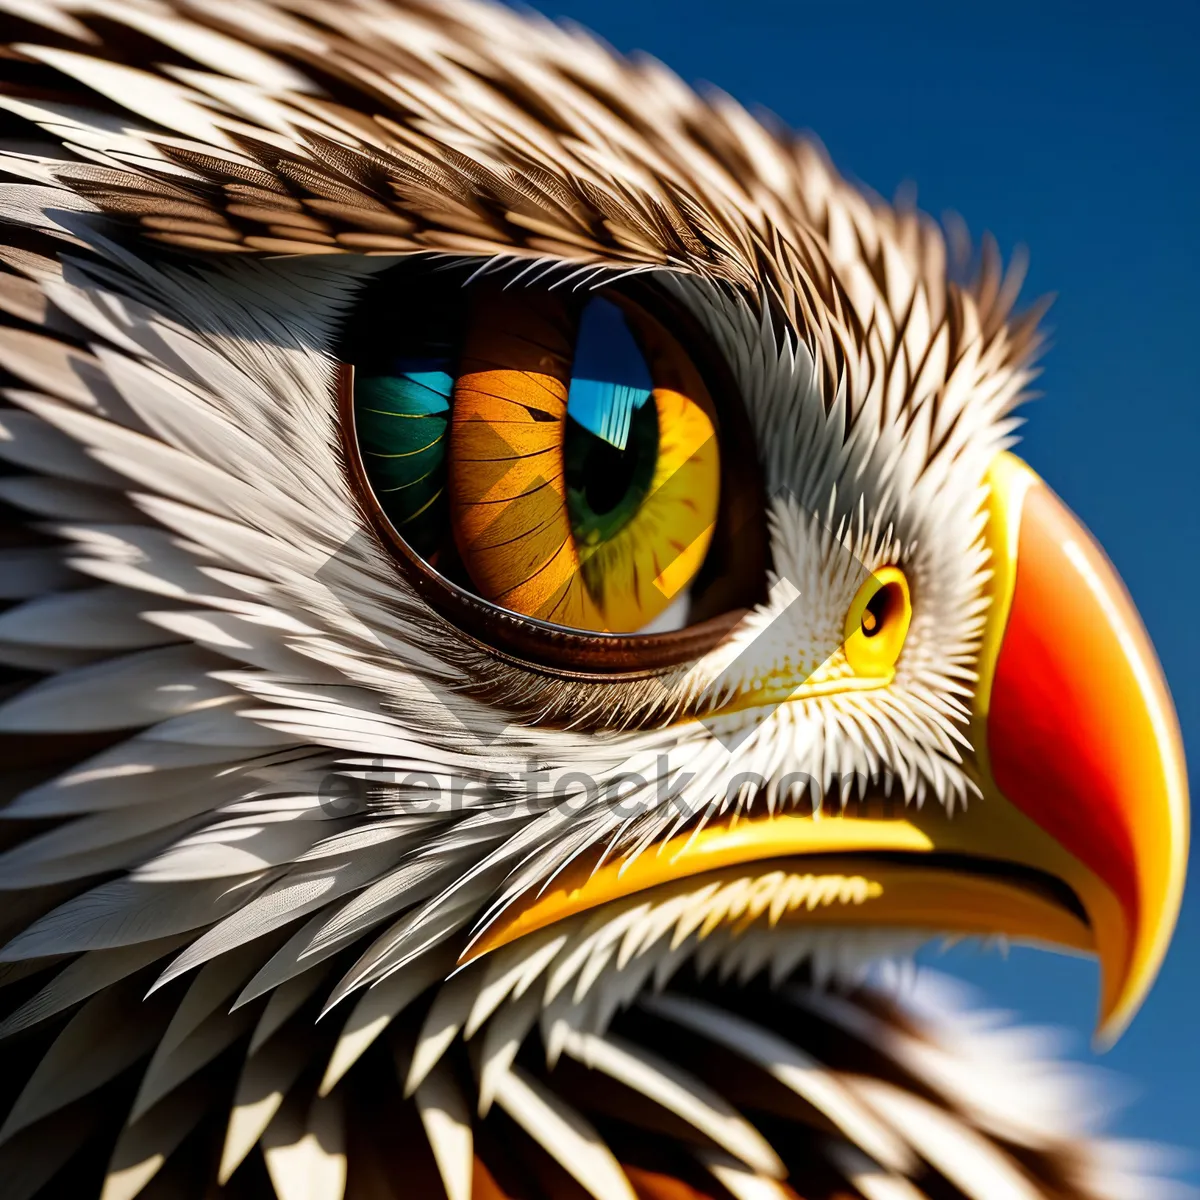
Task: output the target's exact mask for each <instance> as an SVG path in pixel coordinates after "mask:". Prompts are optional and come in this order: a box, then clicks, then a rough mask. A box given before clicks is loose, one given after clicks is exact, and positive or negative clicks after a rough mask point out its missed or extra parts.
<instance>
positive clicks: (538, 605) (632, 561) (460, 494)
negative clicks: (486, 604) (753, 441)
mask: <svg viewBox="0 0 1200 1200" xmlns="http://www.w3.org/2000/svg"><path fill="white" fill-rule="evenodd" d="M622 308H623V310H624V312H625V317H626V319H627V321H628V323H629V326H630V327H631V328H632V329H633V330H634V332H635V333H636V335H637V338H638V341H639V342H640V346H641V350H642V352H643V354H644V356H645V360H646V364H647V366H648V368H649V375H650V378H651V379H652V381H653V387H652V388H651V389H649V398H648V399H647V400H646V401H645V403H644V404H642V405H641V407H640V408H638V409H637V410H636V411H634V413H633V414H632V417H630V416H629V414H628V413H627V414H626V417H627V424H628V425H629V427H630V429H629V433H628V437H627V441H626V444H624V445H623V446H620V447H619V448H617V449H614V448H613V447H612V446H609V445H607V444H605V443H603V441H602V440H601V439H594V438H593V435H592V434H590V433H589V432H588V431H587V430H585V429H582V428H581V427H579V425H578V422H572V420H571V418H570V417H569V415H568V394H569V392H570V387H571V371H572V361H573V348H574V338H575V333H576V322H577V320H578V316H577V313H572V312H571V311H570V310H568V309H567V307H566V306H565V305H564V304H563V302H562V300H561V299H560V298H559V297H558V296H557V295H556V294H553V293H549V294H546V293H543V294H534V295H531V296H528V297H523V298H522V299H521V301H520V302H519V303H518V302H516V298H515V297H514V295H513V293H511V292H509V293H506V294H499V293H495V292H483V293H482V294H481V295H480V297H479V298H478V300H477V301H476V303H475V305H474V307H473V311H472V313H471V318H470V320H469V321H468V329H467V333H466V338H465V341H464V345H463V351H462V356H461V360H460V368H459V372H458V378H457V382H456V384H455V387H454V397H453V405H452V409H451V419H450V435H449V455H448V460H449V476H448V478H449V487H448V495H449V500H450V519H451V525H452V530H453V534H454V542H455V545H456V547H457V550H458V554H459V557H460V558H461V560H462V562H463V565H464V567H465V569H466V571H467V573H468V574H469V575H470V577H471V579H472V581H473V583H474V584H475V586H476V587H477V588H478V590H479V592H480V594H481V595H482V596H483V597H484V598H485V599H487V600H490V601H492V602H493V603H495V604H498V605H501V606H503V607H504V608H508V609H510V610H512V611H514V612H518V613H522V614H524V615H526V616H530V617H536V618H539V619H541V620H544V621H549V622H552V623H554V624H557V625H563V626H568V627H571V628H575V629H585V630H590V631H595V632H611V633H632V632H636V631H637V630H639V629H642V628H644V627H645V626H646V625H648V624H649V623H650V622H651V621H653V620H654V619H655V618H656V617H658V616H660V615H661V614H662V613H663V612H664V610H666V609H667V608H668V607H669V606H670V605H671V603H672V602H673V601H674V600H675V599H676V598H677V597H680V596H681V595H682V594H684V593H685V592H686V590H687V588H688V587H689V585H690V584H691V582H692V580H693V579H694V578H695V576H696V573H697V571H698V570H699V568H700V565H701V564H702V563H703V561H704V558H705V555H706V554H707V552H708V548H709V544H710V542H711V540H712V534H713V527H714V525H715V523H716V519H717V512H718V507H719V500H720V475H721V464H720V452H719V447H718V442H717V436H716V427H715V418H714V412H713V408H712V402H711V400H710V398H709V396H708V393H707V390H706V389H705V387H704V384H703V382H702V380H701V379H700V376H699V373H698V372H697V371H696V369H695V367H694V366H693V365H692V364H691V362H690V360H689V359H688V357H687V356H686V354H684V352H683V351H682V349H681V348H680V347H679V345H678V343H676V342H675V340H674V339H673V338H672V337H671V336H670V335H669V334H667V332H666V331H665V330H664V329H663V328H662V327H661V326H660V325H659V324H658V323H657V322H656V321H654V320H653V319H652V318H651V317H649V316H648V315H647V314H646V313H644V312H643V311H642V310H640V309H638V308H636V307H635V306H634V305H632V304H629V303H628V302H623V304H622ZM587 439H592V441H587ZM584 442H587V444H586V445H583V444H582V443H584ZM568 460H570V461H569V462H568ZM570 475H573V476H574V477H573V478H569V476H570ZM598 498H599V499H598ZM593 509H595V510H596V511H593Z"/></svg>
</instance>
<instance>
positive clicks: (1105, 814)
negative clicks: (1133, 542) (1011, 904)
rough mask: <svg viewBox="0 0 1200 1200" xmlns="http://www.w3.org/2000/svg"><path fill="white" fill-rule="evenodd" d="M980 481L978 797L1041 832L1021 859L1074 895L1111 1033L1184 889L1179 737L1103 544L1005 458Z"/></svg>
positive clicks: (1163, 940) (1108, 1037) (1146, 981)
mask: <svg viewBox="0 0 1200 1200" xmlns="http://www.w3.org/2000/svg"><path fill="white" fill-rule="evenodd" d="M990 484H991V521H990V529H991V542H992V552H993V560H994V561H993V569H994V571H995V575H994V578H993V580H992V589H993V604H992V607H993V612H992V616H991V619H990V620H989V624H988V631H987V635H986V638H985V642H984V646H983V652H982V654H981V656H980V680H979V685H978V690H977V694H976V704H975V718H974V740H975V745H976V748H977V751H978V756H979V760H980V766H981V775H982V779H981V786H982V787H983V790H984V803H987V802H988V801H989V800H992V801H993V802H996V803H1005V802H1007V803H1008V804H1011V805H1012V806H1013V807H1014V808H1015V809H1017V810H1018V811H1019V812H1020V813H1022V814H1023V815H1024V816H1025V817H1027V818H1028V819H1029V820H1030V821H1032V822H1033V823H1034V824H1035V825H1036V826H1037V827H1038V829H1039V830H1040V831H1042V833H1044V834H1045V835H1046V836H1047V837H1048V839H1049V841H1050V843H1051V844H1050V845H1049V846H1044V847H1042V848H1041V849H1040V850H1037V851H1033V852H1032V853H1031V854H1027V857H1039V858H1044V859H1046V861H1045V862H1044V864H1042V865H1043V866H1044V869H1049V870H1052V871H1053V872H1054V873H1055V874H1056V875H1057V877H1058V878H1060V879H1061V880H1062V881H1063V882H1064V883H1066V884H1067V885H1068V886H1070V887H1071V888H1072V890H1073V891H1074V892H1075V894H1076V895H1077V896H1078V897H1079V900H1080V902H1081V903H1082V904H1083V907H1084V909H1085V911H1086V913H1087V916H1088V921H1089V924H1090V926H1091V931H1092V940H1093V945H1092V949H1093V950H1094V951H1095V953H1096V954H1097V956H1098V957H1099V959H1100V967H1101V977H1102V984H1101V998H1100V1020H1099V1029H1098V1036H1099V1037H1100V1039H1101V1040H1103V1041H1105V1042H1112V1041H1114V1040H1115V1039H1116V1038H1117V1037H1118V1036H1119V1035H1120V1034H1121V1032H1122V1031H1123V1030H1124V1029H1125V1027H1126V1026H1127V1025H1128V1024H1129V1022H1130V1020H1131V1019H1132V1018H1133V1016H1134V1014H1135V1013H1136V1012H1137V1010H1138V1008H1139V1006H1140V1005H1141V1002H1142V1001H1143V999H1145V996H1146V993H1147V992H1148V991H1149V989H1150V986H1151V984H1152V983H1153V982H1154V978H1155V976H1156V975H1157V973H1158V969H1159V967H1160V966H1161V964H1162V960H1163V956H1164V955H1165V954H1166V950H1167V946H1168V944H1169V943H1170V940H1171V934H1172V932H1173V931H1174V928H1175V921H1176V918H1177V917H1178V915H1179V905H1180V902H1181V900H1182V898H1183V884H1184V876H1185V873H1186V870H1187V853H1188V819H1189V809H1188V786H1187V770H1186V765H1185V762H1184V756H1183V740H1182V736H1181V734H1180V730H1179V722H1178V719H1177V717H1176V715H1175V708H1174V705H1173V704H1172V702H1171V696H1170V693H1169V692H1168V690H1167V684H1166V680H1165V679H1164V678H1163V673H1162V668H1161V667H1160V666H1159V662H1158V659H1157V657H1156V656H1155V653H1154V648H1153V646H1152V645H1151V644H1150V638H1149V635H1148V634H1147V633H1146V630H1145V627H1144V626H1143V625H1142V622H1141V620H1140V619H1139V617H1138V614H1137V611H1136V610H1135V608H1134V607H1133V602H1132V600H1131V599H1130V598H1129V593H1128V592H1127V591H1126V590H1125V587H1124V585H1123V584H1122V583H1121V580H1120V578H1119V576H1118V575H1117V573H1116V570H1115V568H1114V567H1113V565H1112V564H1111V563H1110V562H1109V561H1108V559H1107V558H1106V557H1105V555H1104V552H1103V551H1102V550H1101V549H1100V547H1099V546H1098V545H1097V544H1096V542H1095V541H1094V540H1093V538H1092V537H1091V535H1090V534H1089V533H1088V531H1087V530H1086V529H1085V528H1084V527H1083V525H1082V524H1081V523H1080V522H1079V520H1078V519H1077V518H1076V517H1075V516H1074V514H1072V513H1071V512H1070V510H1069V509H1068V508H1067V507H1066V505H1064V504H1063V503H1062V501H1061V500H1059V498H1058V497H1057V496H1056V495H1055V494H1054V493H1053V492H1052V491H1051V490H1050V489H1049V488H1048V487H1047V486H1046V484H1045V483H1043V482H1042V480H1041V479H1039V478H1038V477H1037V475H1035V474H1034V472H1033V471H1031V470H1030V469H1029V467H1027V466H1026V465H1025V464H1024V463H1023V462H1021V460H1020V459H1018V458H1016V457H1015V456H1013V455H1011V454H1001V455H1000V456H998V458H997V460H996V462H995V463H994V464H993V467H992V470H991V472H990ZM1038 840H1039V841H1040V839H1038ZM1032 849H1033V848H1032V847H1030V850H1031V851H1032ZM1055 857H1057V858H1058V861H1057V863H1052V862H1050V861H1049V860H1050V859H1053V858H1055Z"/></svg>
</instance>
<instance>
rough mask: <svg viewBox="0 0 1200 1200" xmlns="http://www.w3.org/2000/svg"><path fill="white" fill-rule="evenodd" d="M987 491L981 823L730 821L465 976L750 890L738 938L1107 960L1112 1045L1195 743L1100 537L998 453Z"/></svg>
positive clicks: (1165, 867) (978, 750)
mask: <svg viewBox="0 0 1200 1200" xmlns="http://www.w3.org/2000/svg"><path fill="white" fill-rule="evenodd" d="M988 484H989V505H990V514H989V521H988V538H989V541H990V547H991V551H992V556H993V563H992V566H993V575H992V578H991V580H990V583H989V585H988V586H989V590H990V592H991V607H990V609H989V615H988V619H987V627H986V630H985V634H984V638H983V642H982V646H981V649H980V656H979V665H978V671H979V681H978V685H977V690H976V696H975V701H974V707H973V713H972V720H971V741H972V744H973V746H974V748H975V772H976V779H975V782H976V783H977V785H978V787H979V789H980V792H981V793H982V795H981V797H980V798H978V799H976V800H975V801H973V802H972V803H971V804H970V806H969V809H968V811H967V812H965V813H959V814H958V815H956V816H954V817H953V818H952V817H951V816H949V815H948V814H947V813H946V812H945V811H944V810H943V809H942V807H941V806H940V805H937V804H929V805H925V806H924V808H922V809H920V810H913V809H906V810H904V812H903V813H902V814H900V815H899V816H891V815H889V816H885V817H877V816H874V815H866V814H864V813H862V812H854V811H848V812H847V813H846V814H845V815H840V816H829V815H822V814H821V813H819V812H818V813H815V814H811V815H807V814H806V815H798V814H781V815H777V816H762V817H754V818H749V819H747V818H743V819H741V820H737V819H726V820H724V821H721V822H714V823H713V824H711V825H709V826H706V827H705V828H704V829H703V830H702V831H701V832H699V833H698V834H696V833H692V834H688V833H684V834H681V835H679V836H678V837H676V838H672V839H671V840H669V841H667V842H665V843H663V844H662V845H660V846H658V847H657V848H656V849H655V850H652V851H647V852H645V853H643V854H642V855H640V856H639V857H637V858H636V859H633V860H631V861H621V860H616V861H610V862H607V863H605V864H603V865H602V866H597V865H596V864H595V863H594V862H593V863H582V864H580V865H579V866H578V867H576V868H575V869H573V871H571V872H568V873H565V874H564V876H562V877H560V878H559V879H557V880H556V881H555V883H554V884H553V885H552V887H551V888H548V889H546V890H545V891H543V892H541V893H536V894H529V895H527V896H526V897H523V898H522V899H521V900H519V901H517V902H516V903H515V904H513V905H511V906H509V907H508V908H506V909H505V910H504V911H503V912H502V913H500V914H499V915H498V917H497V918H496V919H495V920H494V921H493V922H492V923H491V924H490V925H488V926H487V927H486V928H485V929H483V930H482V931H480V933H479V934H478V936H477V937H476V939H475V941H474V942H473V943H472V945H471V946H470V947H469V949H468V950H467V952H466V953H465V954H464V956H463V960H464V961H468V960H470V959H473V958H476V957H478V956H479V955H481V954H484V953H486V952H488V951H489V950H492V949H495V948H498V947H500V946H502V945H505V944H507V943H508V942H511V941H514V940H515V939H516V938H518V937H521V936H523V935H524V934H527V933H531V932H533V931H535V930H538V929H542V928H545V927H546V926H548V925H551V924H555V923H557V922H559V921H562V920H565V919H567V918H570V917H572V916H574V915H575V914H577V913H580V912H583V911H585V910H589V909H594V908H597V907H599V906H602V905H603V906H607V905H612V904H619V903H622V902H628V903H638V902H642V901H644V900H646V899H650V898H652V897H654V896H658V895H665V894H671V895H673V894H676V893H678V892H679V891H680V890H681V889H683V888H687V887H689V886H691V887H694V886H695V885H696V884H697V882H698V881H697V880H696V879H695V877H696V876H703V877H704V879H705V881H707V880H713V881H720V880H724V881H726V882H728V881H729V880H731V879H733V880H737V881H744V882H745V896H746V899H745V901H744V903H743V904H742V907H741V908H739V909H737V911H733V912H731V914H730V916H731V917H737V918H740V919H741V920H748V919H756V918H757V917H758V916H761V915H763V914H769V915H770V920H771V921H772V923H775V922H777V921H778V920H800V921H804V922H807V923H810V924H823V925H831V924H832V925H836V924H841V925H847V926H850V925H860V926H861V925H873V926H879V925H882V926H898V927H904V928H908V929H930V930H934V931H938V932H947V933H955V932H959V933H979V934H988V933H992V934H1004V935H1007V936H1010V937H1013V938H1016V939H1019V940H1024V941H1030V942H1035V943H1041V944H1049V945H1052V946H1056V947H1059V948H1064V949H1070V950H1074V951H1082V952H1090V953H1094V954H1096V955H1097V957H1098V958H1099V960H1100V966H1101V975H1102V989H1101V1001H1100V1016H1099V1025H1098V1037H1099V1039H1100V1040H1102V1041H1104V1042H1111V1041H1113V1040H1115V1039H1116V1038H1117V1037H1118V1036H1119V1035H1120V1033H1121V1032H1122V1030H1123V1029H1124V1028H1125V1026H1126V1025H1127V1024H1128V1023H1129V1021H1130V1020H1131V1019H1132V1017H1133V1015H1134V1014H1135V1013H1136V1011H1137V1009H1138V1007H1139V1005H1140V1004H1141V1002H1142V1000H1143V999H1144V998H1145V995H1146V993H1147V991H1148V990H1149V988H1150V986H1151V984H1152V983H1153V981H1154V978H1155V975H1156V974H1157V972H1158V968H1159V966H1160V965H1161V963H1162V959H1163V956H1164V954H1165V953H1166V948H1167V945H1168V944H1169V942H1170V939H1171V934H1172V931H1173V929H1174V926H1175V920H1176V917H1177V915H1178V912H1179V905H1180V901H1181V899H1182V894H1183V883H1184V875H1185V871H1186V865H1187V848H1188V792H1187V775H1186V769H1185V763H1184V757H1183V745H1182V738H1181V735H1180V731H1179V724H1178V720H1177V718H1176V716H1175V710H1174V707H1173V705H1172V703H1171V698H1170V695H1169V693H1168V691H1167V686H1166V682H1165V680H1164V679H1163V674H1162V669H1161V667H1160V666H1159V663H1158V659H1157V658H1156V656H1155V653H1154V649H1153V647H1152V646H1151V644H1150V639H1149V637H1148V635H1147V633H1146V631H1145V628H1144V627H1143V625H1142V623H1141V621H1140V619H1139V617H1138V615H1137V612H1136V610H1135V609H1134V607H1133V604H1132V601H1131V600H1130V598H1129V595H1128V593H1127V592H1126V591H1125V588H1124V586H1123V585H1122V583H1121V581H1120V578H1119V577H1118V575H1117V573H1116V570H1115V568H1114V567H1113V566H1112V564H1111V563H1110V562H1109V561H1108V559H1107V558H1106V557H1105V556H1104V553H1103V552H1102V551H1101V550H1100V548H1099V547H1098V546H1097V545H1096V543H1095V542H1094V541H1093V539H1092V537H1091V535H1090V534H1089V533H1088V532H1087V530H1086V529H1085V528H1084V527H1083V525H1082V524H1081V523H1080V522H1079V521H1078V519H1077V518H1076V517H1075V516H1074V515H1073V514H1072V513H1071V512H1070V511H1069V510H1068V509H1067V508H1066V506H1065V505H1064V504H1063V503H1062V501H1061V500H1059V499H1058V497H1057V496H1055V495H1054V493H1053V492H1052V491H1051V490H1050V489H1049V488H1048V487H1047V486H1046V484H1045V483H1043V482H1042V480H1041V479H1039V478H1038V477H1037V475H1035V474H1034V472H1033V471H1032V470H1030V469H1029V467H1027V466H1026V465H1025V464H1024V463H1023V462H1021V460H1020V459H1018V458H1016V457H1015V456H1013V455H1011V454H1007V453H1003V454H1000V455H998V456H997V458H996V460H995V461H994V463H993V465H992V468H991V470H990V471H989V474H988ZM797 872H804V874H797ZM689 881H690V882H689ZM697 895H698V896H702V893H699V892H698V893H697ZM700 902H702V901H701V900H698V901H697V903H700ZM756 906H757V907H756ZM764 919H765V918H764ZM712 927H714V923H713V922H712V921H708V922H705V923H704V924H703V925H701V926H700V928H701V931H702V933H703V932H704V931H706V930H709V929H710V928H712Z"/></svg>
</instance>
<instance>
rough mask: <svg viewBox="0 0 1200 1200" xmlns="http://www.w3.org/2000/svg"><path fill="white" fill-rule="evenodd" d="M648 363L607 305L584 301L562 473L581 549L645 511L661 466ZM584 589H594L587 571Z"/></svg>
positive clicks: (614, 310) (597, 543)
mask: <svg viewBox="0 0 1200 1200" xmlns="http://www.w3.org/2000/svg"><path fill="white" fill-rule="evenodd" d="M653 387H654V381H653V380H652V379H651V376H650V368H649V367H648V366H647V365H646V360H645V357H644V356H643V355H642V351H641V349H640V347H639V346H638V344H637V341H636V340H635V339H634V336H633V334H632V333H631V332H630V329H629V326H628V325H627V324H626V322H625V314H624V313H623V312H622V311H621V310H620V308H618V307H617V306H616V305H615V304H613V303H612V302H611V301H609V300H603V299H601V298H599V297H596V298H595V299H593V300H591V301H589V303H588V305H587V307H586V308H585V309H584V310H583V314H582V316H581V317H580V322H579V334H578V338H577V341H576V343H575V358H574V362H573V364H572V369H571V384H570V388H569V390H568V392H567V428H566V430H565V434H564V439H563V467H564V472H565V475H566V484H567V511H568V513H569V514H570V518H571V533H572V535H573V536H574V538H575V541H576V543H577V544H578V545H580V546H591V547H595V546H600V545H603V544H604V543H605V542H607V541H609V540H611V539H612V538H614V537H615V536H616V535H617V534H618V533H619V532H620V531H621V530H622V529H623V528H624V527H625V526H626V525H627V524H628V523H629V522H630V521H631V520H633V518H634V517H635V516H636V515H637V512H638V509H640V508H641V506H642V501H643V500H645V498H646V495H647V493H648V492H649V490H650V484H651V482H652V481H653V479H654V468H655V465H656V464H657V461H658V409H657V407H656V406H655V405H654V404H653V403H649V404H648V403H647V401H648V400H650V397H651V392H652V390H653ZM584 582H585V584H587V585H588V587H589V589H591V588H592V584H593V582H596V583H597V586H598V581H593V580H592V579H591V577H590V574H589V571H588V569H587V565H586V564H585V566H584Z"/></svg>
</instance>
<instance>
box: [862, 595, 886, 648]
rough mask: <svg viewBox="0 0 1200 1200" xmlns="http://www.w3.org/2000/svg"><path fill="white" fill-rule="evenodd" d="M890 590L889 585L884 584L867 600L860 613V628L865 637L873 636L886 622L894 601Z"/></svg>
mask: <svg viewBox="0 0 1200 1200" xmlns="http://www.w3.org/2000/svg"><path fill="white" fill-rule="evenodd" d="M892 590H893V589H892V588H891V586H890V585H885V586H884V587H881V588H880V589H879V590H878V591H877V592H876V593H875V594H874V595H873V596H872V597H871V598H870V600H868V601H867V606H866V608H864V609H863V615H862V630H863V633H865V634H866V635H867V637H874V636H875V635H876V634H877V633H878V632H879V631H880V630H881V629H882V628H883V626H884V624H885V623H886V622H887V619H888V614H889V612H890V611H891V609H892V606H893V601H894V597H893V595H892Z"/></svg>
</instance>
